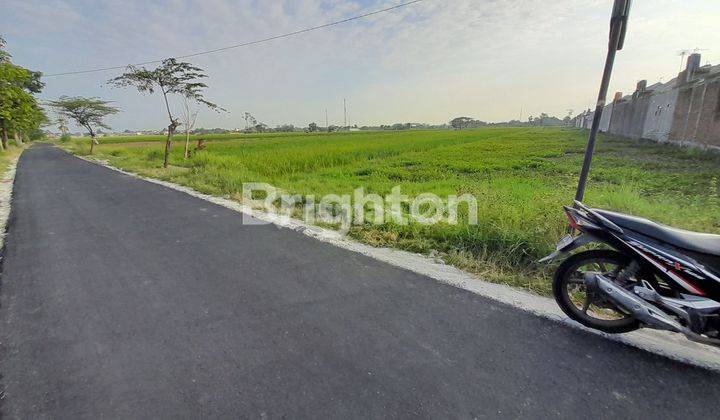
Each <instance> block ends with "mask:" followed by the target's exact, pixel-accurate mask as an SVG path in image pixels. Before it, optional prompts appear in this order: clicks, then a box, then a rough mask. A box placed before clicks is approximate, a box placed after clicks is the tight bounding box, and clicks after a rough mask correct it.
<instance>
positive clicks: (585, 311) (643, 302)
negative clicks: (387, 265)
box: [540, 201, 720, 346]
mask: <svg viewBox="0 0 720 420" xmlns="http://www.w3.org/2000/svg"><path fill="white" fill-rule="evenodd" d="M564 209H565V213H566V215H567V218H568V221H569V223H570V226H571V227H572V229H573V232H574V233H578V234H575V235H572V234H571V235H568V236H566V237H564V238H563V239H562V240H561V241H560V243H558V245H557V250H556V251H555V252H553V253H552V254H550V255H548V256H547V257H545V258H543V259H542V260H540V262H550V261H553V260H556V259H557V258H559V257H561V256H565V255H567V254H569V253H570V252H572V251H574V250H576V249H578V248H580V247H583V246H585V245H588V244H591V243H597V244H601V245H604V246H603V247H595V248H596V249H589V250H585V251H582V252H579V253H575V254H573V255H571V256H569V257H568V258H567V259H565V260H564V261H563V262H562V263H561V264H560V266H559V267H558V268H557V270H556V271H555V274H554V276H553V294H554V296H555V300H556V301H557V303H558V305H559V306H560V308H561V309H562V310H563V312H565V314H567V315H568V316H569V317H570V318H572V319H574V320H575V321H577V322H579V323H581V324H583V325H585V326H587V327H590V328H593V329H597V330H600V331H604V332H606V333H612V334H615V333H625V332H629V331H633V330H636V329H638V328H641V327H647V328H653V329H658V330H667V331H672V332H676V333H681V334H684V335H685V336H686V337H687V338H689V339H690V340H693V341H697V342H701V343H705V344H710V345H715V346H720V235H711V234H705V233H695V232H690V231H685V230H680V229H675V228H672V227H669V226H665V225H661V224H659V223H655V222H653V221H651V220H648V219H643V218H639V217H635V216H630V215H627V214H621V213H615V212H611V211H605V210H598V209H592V208H589V207H586V206H585V205H583V204H582V203H580V202H578V201H576V202H575V206H574V207H569V206H566V207H564ZM608 248H609V249H608Z"/></svg>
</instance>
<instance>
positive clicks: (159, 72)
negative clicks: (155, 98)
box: [108, 58, 223, 168]
mask: <svg viewBox="0 0 720 420" xmlns="http://www.w3.org/2000/svg"><path fill="white" fill-rule="evenodd" d="M206 77H207V76H206V75H205V73H204V71H203V69H201V68H199V67H195V66H193V65H192V64H190V63H186V62H182V61H177V60H176V59H174V58H168V59H167V60H164V61H163V62H162V64H160V66H159V67H157V68H156V69H154V70H147V69H146V68H145V67H140V68H138V67H135V66H129V67H128V71H127V72H125V73H123V74H122V75H120V76H118V77H115V78H113V79H110V80H109V81H108V83H109V84H111V85H114V86H117V87H128V86H134V87H135V88H136V89H137V90H138V91H139V92H140V93H149V94H152V93H154V92H155V90H156V89H158V90H160V92H161V93H162V95H163V99H164V100H165V108H166V110H167V114H168V119H169V120H170V124H169V125H168V136H167V140H166V141H165V157H164V159H163V167H165V168H167V166H168V158H169V156H170V149H171V148H172V141H173V135H174V134H175V130H177V128H178V126H180V122H179V121H178V119H177V118H175V117H174V116H173V114H172V112H170V102H169V101H168V95H171V94H177V95H180V96H183V97H185V98H188V99H192V100H193V101H195V102H197V103H199V104H203V105H205V106H207V107H208V108H210V109H212V110H215V111H220V110H223V109H222V108H220V107H218V106H217V105H215V104H214V103H212V102H209V101H207V100H206V99H205V97H204V96H203V93H202V91H203V90H204V89H205V88H207V85H206V84H205V83H202V82H199V81H198V80H200V79H204V78H206Z"/></svg>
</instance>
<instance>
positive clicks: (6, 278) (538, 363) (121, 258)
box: [0, 146, 720, 419]
mask: <svg viewBox="0 0 720 420" xmlns="http://www.w3.org/2000/svg"><path fill="white" fill-rule="evenodd" d="M15 188H16V189H15V202H14V209H13V215H12V218H11V224H10V227H9V236H8V238H7V248H6V252H5V258H4V267H3V268H4V273H3V275H2V288H1V300H0V321H1V323H0V339H1V340H2V363H1V364H0V373H1V374H2V383H3V386H4V388H5V393H4V398H3V399H2V406H1V410H2V413H3V415H4V416H5V417H6V418H16V417H17V418H37V417H41V416H45V417H51V418H73V419H76V418H89V419H95V418H99V417H106V418H128V417H144V418H155V417H163V418H187V417H198V416H206V417H225V418H279V417H287V418H308V417H309V418H327V417H332V418H341V419H345V418H371V417H372V418H381V417H397V418H408V417H412V418H424V417H433V418H443V419H444V418H473V417H481V418H482V417H510V418H512V417H525V418H527V417H532V418H537V417H556V416H559V417H565V418H583V417H589V418H641V417H643V418H646V417H650V418H701V417H710V416H714V413H716V412H717V401H719V400H720V380H719V379H720V378H719V377H718V376H717V375H716V374H714V373H710V372H707V371H704V370H701V369H698V368H692V367H688V366H684V365H682V364H680V363H676V362H673V361H670V360H667V359H664V358H661V357H659V356H655V355H651V354H648V353H645V352H642V351H640V350H636V349H634V348H630V347H626V346H624V345H622V344H619V343H616V342H612V341H607V340H604V339H602V338H600V337H597V336H594V335H591V334H587V333H584V332H581V331H577V330H574V329H571V328H568V327H565V326H562V325H558V324H555V323H552V322H550V321H547V320H545V319H541V318H537V317H535V316H533V315H530V314H527V313H524V312H522V311H519V310H516V309H514V308H510V307H507V306H504V305H502V304H498V303H496V302H493V301H491V300H488V299H486V298H483V297H480V296H477V295H473V294H471V293H469V292H467V291H464V290H459V289H455V288H452V287H450V286H446V285H442V284H438V283H436V282H434V281H433V280H430V279H428V278H424V277H422V276H419V275H416V274H413V273H410V272H407V271H404V270H401V269H398V268H394V267H392V266H389V265H386V264H383V263H380V262H377V261H374V260H372V259H369V258H366V257H364V256H361V255H358V254H354V253H351V252H349V251H345V250H342V249H338V248H335V247H332V246H330V245H328V244H325V243H321V242H318V241H315V240H313V239H310V238H308V237H305V236H303V235H302V234H299V233H297V232H294V231H291V230H287V229H279V228H277V227H275V226H267V225H266V226H244V225H242V223H241V217H240V216H239V215H238V214H237V213H234V212H232V211H230V210H228V209H225V208H222V207H218V206H216V205H213V204H210V203H207V202H205V201H202V200H199V199H196V198H193V197H190V196H188V195H185V194H182V193H180V192H176V191H173V190H169V189H165V188H163V187H160V186H158V185H154V184H150V183H146V182H143V181H140V180H137V179H134V178H132V177H129V176H125V175H121V174H118V173H116V172H113V171H110V170H107V169H105V168H102V167H100V166H96V165H93V164H90V163H87V162H84V161H82V160H79V159H76V158H74V157H71V156H70V155H67V154H65V153H64V152H61V151H60V150H57V149H54V148H51V147H48V146H36V147H33V148H32V149H30V150H29V151H26V152H25V154H24V155H23V157H22V159H21V160H20V163H19V167H18V172H17V179H16V186H15Z"/></svg>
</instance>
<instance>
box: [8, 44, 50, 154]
mask: <svg viewBox="0 0 720 420" xmlns="http://www.w3.org/2000/svg"><path fill="white" fill-rule="evenodd" d="M11 58H12V56H11V55H10V53H8V52H7V51H6V50H5V40H4V39H3V38H2V37H0V136H1V137H0V139H1V141H0V149H3V150H4V149H6V148H7V147H8V137H9V133H13V135H14V137H15V141H16V142H18V143H20V142H22V140H21V139H22V137H23V136H24V135H25V134H27V133H30V132H36V131H37V130H38V129H39V128H40V125H41V124H44V123H46V122H47V118H46V116H45V113H44V112H43V110H42V108H41V107H40V106H39V105H38V103H37V100H36V99H35V97H34V96H33V94H35V93H39V92H40V91H41V90H42V88H43V83H42V81H41V80H40V77H41V73H39V72H34V71H30V70H28V69H25V68H23V67H20V66H17V65H15V64H13V63H12V62H11V60H10V59H11Z"/></svg>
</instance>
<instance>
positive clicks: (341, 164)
mask: <svg viewBox="0 0 720 420" xmlns="http://www.w3.org/2000/svg"><path fill="white" fill-rule="evenodd" d="M207 137H208V136H206V138H207ZM221 140H224V141H221ZM585 140H586V134H585V133H584V132H581V131H576V130H571V129H530V128H501V129H500V128H493V129H481V130H468V131H411V132H372V133H352V134H348V133H342V134H320V135H318V134H314V135H303V134H293V135H282V136H269V135H260V136H255V137H244V136H240V137H237V138H235V137H233V138H229V136H226V137H223V138H221V139H218V140H213V141H210V142H208V144H207V148H206V150H203V151H201V152H198V153H196V154H194V155H193V156H192V157H191V158H190V159H188V160H184V159H183V158H182V150H180V149H182V148H180V147H176V148H175V149H174V150H173V153H172V159H171V162H172V163H173V164H174V166H173V167H171V168H169V169H168V170H164V169H162V168H161V163H162V162H161V156H162V145H161V143H157V144H154V143H147V142H144V143H142V144H103V145H101V146H100V147H98V148H96V150H97V151H98V154H99V155H100V156H101V157H102V158H104V159H108V160H109V161H110V163H111V164H113V165H115V166H118V167H121V168H123V169H126V170H130V171H134V172H138V173H141V174H143V175H146V176H152V177H157V178H161V179H166V180H170V181H173V182H177V183H180V184H183V185H188V186H190V187H193V188H195V189H197V190H200V191H202V192H206V193H210V194H217V195H226V196H231V197H235V198H239V197H240V192H241V189H242V184H243V182H268V183H270V184H273V185H275V186H277V187H280V188H283V189H284V190H286V191H288V192H291V193H298V194H314V195H315V196H323V195H325V194H331V193H332V194H346V193H347V194H349V193H351V192H352V190H353V189H354V188H357V187H364V188H365V190H366V191H367V192H370V193H377V194H381V195H385V194H389V193H390V190H391V189H392V188H393V187H394V186H396V185H399V186H401V187H402V190H403V193H406V194H408V195H410V196H413V195H417V194H420V193H424V192H430V193H435V194H438V195H440V196H447V195H450V194H464V193H470V194H473V195H475V197H477V199H478V201H479V224H478V225H476V226H469V225H468V224H467V223H461V224H459V225H455V226H451V225H447V224H439V225H434V226H424V225H417V224H410V225H407V226H401V225H395V224H385V225H381V226H375V225H371V224H365V225H362V226H354V227H353V228H352V229H351V232H350V234H351V235H352V236H354V237H356V238H358V239H360V240H362V241H364V242H367V243H371V244H374V245H379V246H391V247H398V248H403V249H407V250H411V251H416V252H424V253H428V252H431V251H437V252H439V253H440V255H442V256H443V257H444V258H445V259H446V260H447V261H449V262H451V263H453V264H456V265H458V266H461V267H462V268H466V269H470V270H472V271H475V272H477V273H479V274H481V275H483V276H484V277H486V278H488V279H490V280H495V281H500V282H506V283H511V284H514V285H520V286H523V287H527V288H530V289H533V290H536V291H538V292H541V293H547V292H548V291H549V287H548V285H549V283H548V281H547V271H546V269H544V268H542V267H538V266H537V265H535V263H534V261H535V260H537V259H538V258H539V257H541V256H542V255H544V254H546V253H548V252H550V251H551V250H552V247H553V245H554V243H555V241H556V240H557V239H558V237H559V236H560V235H561V234H562V233H563V231H564V229H565V220H564V216H563V214H562V212H561V206H562V205H564V204H568V203H570V202H571V201H572V197H573V196H574V189H575V185H576V182H577V174H578V171H579V168H580V164H581V161H582V156H583V152H584V145H585ZM101 141H102V140H101ZM113 141H114V140H113ZM85 143H86V142H73V143H72V144H71V148H72V149H73V150H74V151H75V152H76V153H85V152H86V148H87V145H85ZM719 167H720V158H718V156H717V155H713V154H697V153H695V152H692V151H688V150H686V149H680V148H676V147H672V146H668V145H658V144H654V143H648V142H637V141H630V140H624V139H620V138H615V137H611V136H602V137H601V138H600V141H599V146H598V149H597V155H596V157H595V160H594V166H593V170H592V173H591V178H590V184H589V188H588V193H587V198H586V202H587V203H589V204H590V205H593V206H597V207H602V208H608V209H613V210H617V211H623V212H629V213H633V214H637V215H640V216H645V217H649V218H652V219H655V220H657V221H659V222H664V223H667V224H671V225H675V226H678V227H683V228H687V229H693V230H699V231H707V232H715V233H720V208H719V207H718V202H719V201H720V200H719V199H718V173H719V171H718V169H719Z"/></svg>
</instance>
